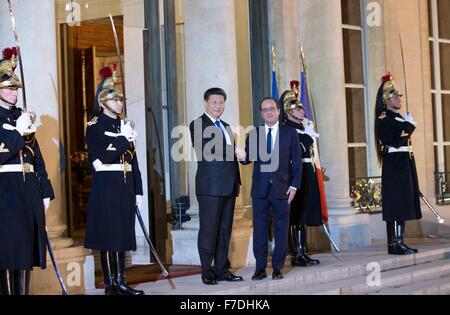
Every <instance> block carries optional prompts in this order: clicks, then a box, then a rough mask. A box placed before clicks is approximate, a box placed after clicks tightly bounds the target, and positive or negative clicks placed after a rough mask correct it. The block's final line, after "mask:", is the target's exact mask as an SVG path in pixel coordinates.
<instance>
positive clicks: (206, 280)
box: [202, 277, 217, 285]
mask: <svg viewBox="0 0 450 315" xmlns="http://www.w3.org/2000/svg"><path fill="white" fill-rule="evenodd" d="M202 281H203V284H206V285H216V284H217V281H216V279H214V278H213V277H205V278H202Z"/></svg>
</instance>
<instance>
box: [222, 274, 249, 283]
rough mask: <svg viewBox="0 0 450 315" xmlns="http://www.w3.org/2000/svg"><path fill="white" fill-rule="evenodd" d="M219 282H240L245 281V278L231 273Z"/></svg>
mask: <svg viewBox="0 0 450 315" xmlns="http://www.w3.org/2000/svg"><path fill="white" fill-rule="evenodd" d="M217 280H218V281H228V282H239V281H244V278H242V277H241V276H236V275H234V274H232V273H231V272H230V273H229V274H228V275H226V276H225V277H222V278H219V279H217Z"/></svg>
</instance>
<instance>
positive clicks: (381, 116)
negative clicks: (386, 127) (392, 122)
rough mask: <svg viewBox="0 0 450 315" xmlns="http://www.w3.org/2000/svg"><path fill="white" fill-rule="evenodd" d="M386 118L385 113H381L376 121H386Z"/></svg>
mask: <svg viewBox="0 0 450 315" xmlns="http://www.w3.org/2000/svg"><path fill="white" fill-rule="evenodd" d="M386 117H387V114H386V112H382V113H381V115H380V116H378V119H380V120H383V119H386Z"/></svg>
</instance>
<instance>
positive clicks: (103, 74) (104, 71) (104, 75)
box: [100, 67, 113, 80]
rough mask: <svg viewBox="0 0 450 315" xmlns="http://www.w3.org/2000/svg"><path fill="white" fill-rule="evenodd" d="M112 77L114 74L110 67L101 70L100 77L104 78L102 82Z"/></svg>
mask: <svg viewBox="0 0 450 315" xmlns="http://www.w3.org/2000/svg"><path fill="white" fill-rule="evenodd" d="M112 75H113V73H112V70H111V68H110V67H104V68H102V69H101V70H100V77H101V78H102V80H104V79H106V78H110V77H112Z"/></svg>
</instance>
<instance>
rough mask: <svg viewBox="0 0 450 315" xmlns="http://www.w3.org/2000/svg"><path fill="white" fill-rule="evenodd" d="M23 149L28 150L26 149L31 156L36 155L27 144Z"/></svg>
mask: <svg viewBox="0 0 450 315" xmlns="http://www.w3.org/2000/svg"><path fill="white" fill-rule="evenodd" d="M25 149H26V150H28V151H29V152H30V153H31V154H32V155H33V157H35V156H36V155H35V154H34V150H33V149H32V148H31V147H30V146H29V145H26V146H25Z"/></svg>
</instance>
